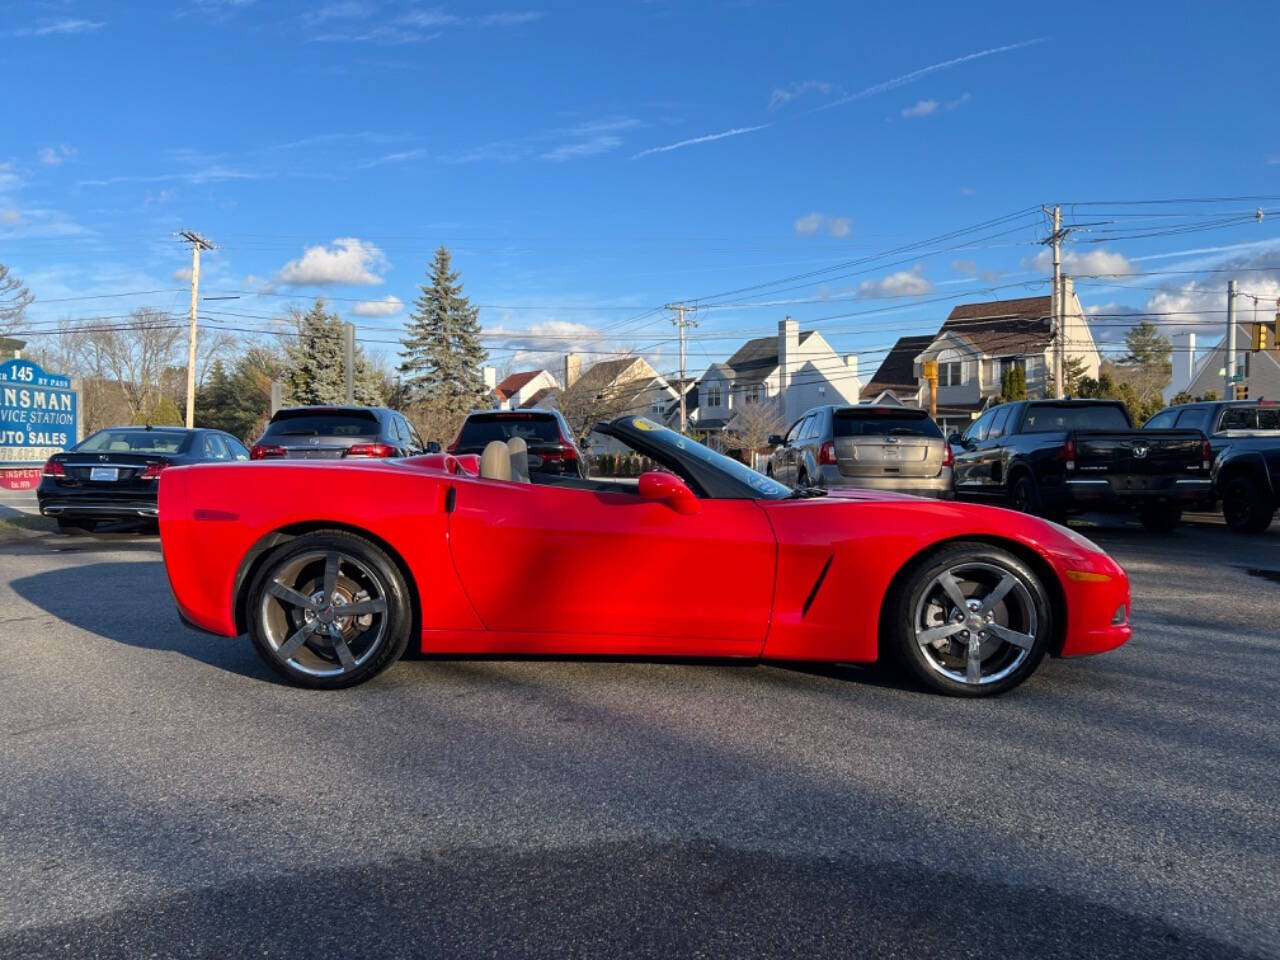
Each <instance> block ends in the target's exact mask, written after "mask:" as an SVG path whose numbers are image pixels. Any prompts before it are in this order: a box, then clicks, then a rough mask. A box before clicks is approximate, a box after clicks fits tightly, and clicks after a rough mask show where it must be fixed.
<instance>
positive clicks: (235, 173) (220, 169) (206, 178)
mask: <svg viewBox="0 0 1280 960" xmlns="http://www.w3.org/2000/svg"><path fill="white" fill-rule="evenodd" d="M260 177H262V174H260V173H254V172H252V171H249V170H237V169H235V168H233V167H226V166H221V165H216V164H215V165H214V166H209V167H203V168H201V169H199V170H191V171H188V172H186V173H156V174H148V175H143V176H119V177H106V178H104V179H102V180H81V181H80V183H79V186H82V187H110V186H114V185H115V184H117V183H169V182H173V181H177V182H180V183H190V184H202V183H226V182H227V181H230V180H257V179H259V178H260Z"/></svg>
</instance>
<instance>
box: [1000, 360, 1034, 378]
mask: <svg viewBox="0 0 1280 960" xmlns="http://www.w3.org/2000/svg"><path fill="white" fill-rule="evenodd" d="M1014 367H1017V368H1018V369H1019V370H1021V371H1022V374H1023V376H1026V373H1027V364H1026V362H1025V361H1024V360H1023V359H1022V357H1002V358H1001V359H1000V382H1001V383H1004V379H1005V377H1007V376H1008V375H1009V371H1010V370H1012V369H1013V368H1014Z"/></svg>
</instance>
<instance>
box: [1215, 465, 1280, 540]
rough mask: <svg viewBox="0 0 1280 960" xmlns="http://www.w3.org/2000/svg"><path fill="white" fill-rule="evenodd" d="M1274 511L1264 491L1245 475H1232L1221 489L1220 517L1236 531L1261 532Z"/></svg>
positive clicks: (1268, 523) (1269, 522) (1267, 524)
mask: <svg viewBox="0 0 1280 960" xmlns="http://www.w3.org/2000/svg"><path fill="white" fill-rule="evenodd" d="M1274 513H1275V511H1274V510H1272V509H1271V505H1270V504H1269V503H1268V502H1267V498H1266V495H1265V491H1263V490H1262V489H1261V488H1260V487H1259V485H1258V484H1256V483H1251V482H1250V481H1249V480H1248V478H1246V477H1234V478H1232V479H1231V480H1230V481H1228V483H1227V485H1226V488H1225V489H1224V490H1223V491H1222V519H1223V520H1225V521H1226V522H1227V526H1228V527H1230V528H1231V529H1232V530H1234V531H1236V532H1237V533H1261V532H1262V531H1263V530H1265V529H1267V527H1269V526H1271V517H1272V515H1273V514H1274Z"/></svg>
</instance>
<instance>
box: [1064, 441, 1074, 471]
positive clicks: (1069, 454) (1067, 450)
mask: <svg viewBox="0 0 1280 960" xmlns="http://www.w3.org/2000/svg"><path fill="white" fill-rule="evenodd" d="M1062 459H1063V460H1065V461H1066V462H1067V469H1068V470H1074V469H1075V468H1076V442H1075V441H1074V440H1068V441H1067V442H1066V443H1064V444H1063V445H1062Z"/></svg>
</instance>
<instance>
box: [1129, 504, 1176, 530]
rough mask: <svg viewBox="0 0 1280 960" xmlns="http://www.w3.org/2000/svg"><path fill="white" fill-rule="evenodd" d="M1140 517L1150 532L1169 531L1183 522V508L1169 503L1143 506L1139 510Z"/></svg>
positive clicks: (1143, 525)
mask: <svg viewBox="0 0 1280 960" xmlns="http://www.w3.org/2000/svg"><path fill="white" fill-rule="evenodd" d="M1138 519H1139V520H1140V521H1142V527H1143V529H1144V530H1146V531H1147V532H1148V533H1169V532H1170V531H1171V530H1173V528H1174V527H1176V526H1177V525H1178V524H1180V523H1181V522H1182V508H1181V507H1176V506H1170V505H1168V504H1162V505H1160V506H1153V507H1143V508H1142V509H1141V510H1139V511H1138Z"/></svg>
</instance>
